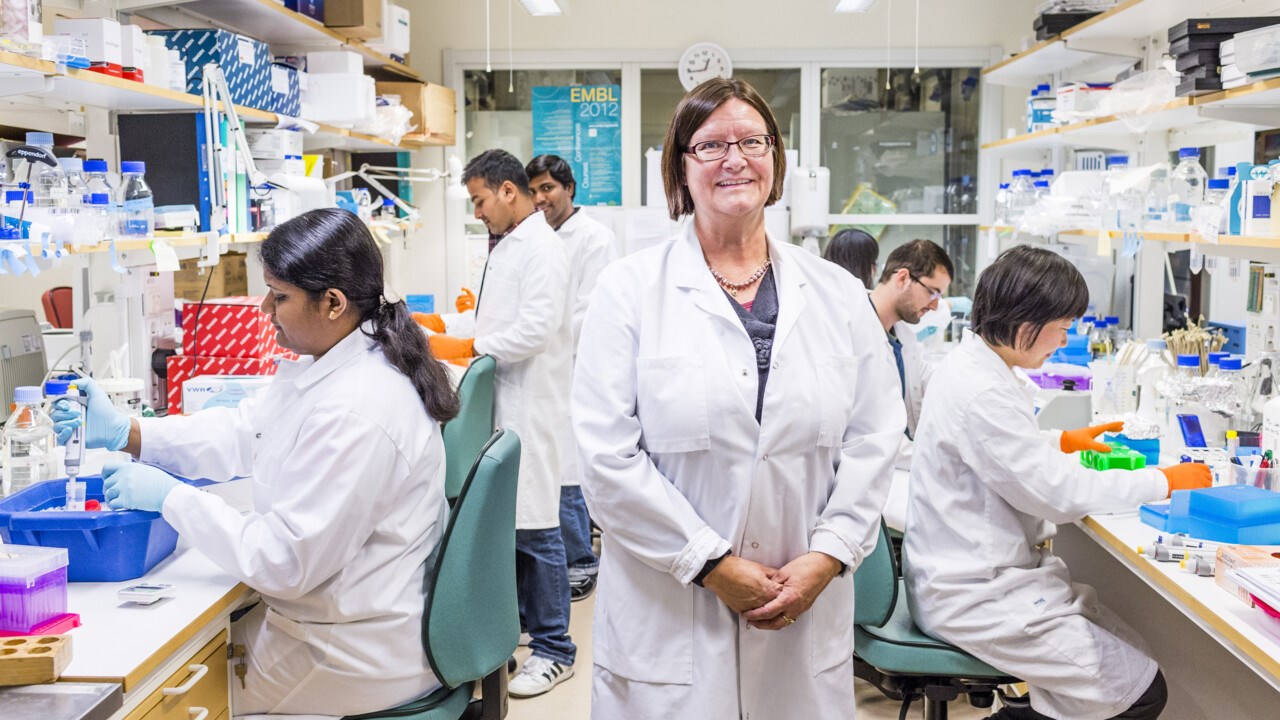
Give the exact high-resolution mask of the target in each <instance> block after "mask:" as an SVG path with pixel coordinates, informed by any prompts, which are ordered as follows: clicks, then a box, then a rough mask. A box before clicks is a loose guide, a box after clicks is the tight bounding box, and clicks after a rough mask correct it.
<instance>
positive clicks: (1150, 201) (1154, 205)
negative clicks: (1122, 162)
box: [1144, 163, 1169, 230]
mask: <svg viewBox="0 0 1280 720" xmlns="http://www.w3.org/2000/svg"><path fill="white" fill-rule="evenodd" d="M1146 206H1147V207H1146V217H1145V223H1144V227H1146V228H1149V229H1152V230H1160V229H1164V228H1166V227H1167V225H1166V224H1165V223H1166V220H1168V219H1169V165H1168V163H1160V164H1159V165H1158V166H1157V167H1156V169H1155V170H1153V171H1152V173H1151V178H1150V182H1149V183H1148V185H1147V197H1146Z"/></svg>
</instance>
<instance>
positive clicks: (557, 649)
mask: <svg viewBox="0 0 1280 720" xmlns="http://www.w3.org/2000/svg"><path fill="white" fill-rule="evenodd" d="M462 181H463V183H464V184H465V185H466V186H467V192H468V193H469V194H470V195H471V202H472V203H473V204H474V205H475V213H476V218H477V219H478V220H481V221H483V222H484V225H485V227H486V228H488V229H489V233H490V235H491V236H492V237H493V238H494V240H495V241H496V243H495V245H494V246H493V250H492V251H491V252H490V254H489V261H488V262H487V263H486V264H485V270H484V276H483V278H482V279H481V281H480V293H479V296H478V297H477V298H476V307H475V309H474V310H467V311H465V312H463V313H459V314H456V315H454V314H450V315H446V316H443V317H442V316H440V315H426V316H422V317H421V318H420V319H419V322H420V323H422V324H423V325H424V326H426V327H427V328H428V329H429V330H434V331H436V332H437V333H447V334H437V335H431V336H430V337H429V338H428V339H429V341H430V343H431V350H432V352H433V354H434V355H435V356H436V357H437V358H439V359H441V360H455V359H460V358H463V359H465V358H470V357H471V356H472V355H473V354H478V355H492V356H493V357H494V359H495V360H497V369H496V372H495V377H494V391H493V395H494V422H495V423H496V424H497V426H498V427H501V428H504V429H507V430H511V431H514V432H515V433H516V434H517V435H519V436H520V443H521V452H520V487H519V491H518V494H517V496H516V574H517V576H518V580H519V584H518V589H519V593H518V595H519V601H520V616H521V620H522V622H523V624H524V626H525V627H526V628H528V632H529V635H530V640H529V648H530V649H531V650H532V651H533V655H532V656H531V657H530V658H529V659H528V660H526V661H525V664H524V666H523V667H522V668H521V669H520V673H519V674H518V675H516V676H515V677H514V678H512V680H511V683H510V685H509V686H508V691H509V692H510V693H511V695H513V696H515V697H530V696H533V695H541V694H542V693H544V692H547V691H548V690H550V689H551V688H553V687H555V686H556V685H557V684H559V683H561V682H563V681H564V680H567V679H568V678H570V677H572V676H573V661H574V658H575V655H576V653H577V648H576V647H575V646H574V644H573V641H572V640H571V639H570V638H569V576H568V572H567V570H566V564H565V556H564V541H563V540H562V539H561V537H560V462H561V460H560V437H559V432H560V431H559V428H560V426H561V425H562V424H563V423H564V418H566V417H568V415H569V408H568V402H569V380H570V376H569V358H570V356H571V354H572V351H573V348H572V343H573V340H572V334H571V332H572V329H571V327H570V322H569V313H568V287H569V259H568V257H567V256H566V255H565V251H564V243H563V242H562V241H561V240H560V238H558V237H556V234H555V232H554V231H553V230H552V229H551V226H550V225H548V224H547V221H546V218H545V217H544V216H543V214H542V213H540V212H538V211H537V209H536V208H535V207H534V205H533V199H532V198H531V197H530V196H529V177H528V175H526V174H525V171H524V166H523V165H521V164H520V161H519V160H517V159H516V158H515V157H513V156H512V155H511V154H510V153H507V152H505V151H503V150H489V151H487V152H484V153H482V154H481V155H479V156H477V157H476V158H475V159H473V160H472V161H471V162H470V163H468V164H467V167H466V169H465V170H464V171H463V174H462ZM476 571H477V572H483V571H484V568H476Z"/></svg>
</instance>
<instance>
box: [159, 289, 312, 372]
mask: <svg viewBox="0 0 1280 720" xmlns="http://www.w3.org/2000/svg"><path fill="white" fill-rule="evenodd" d="M261 304H262V298H260V297H227V298H218V299H216V300H206V301H205V303H204V306H203V307H201V306H200V305H199V304H198V303H187V304H185V305H184V306H183V308H182V342H183V348H182V354H184V355H196V356H199V357H202V358H203V357H205V356H208V357H219V358H257V359H265V358H270V357H273V356H276V355H287V356H288V357H297V356H296V355H293V354H291V353H289V352H288V351H287V350H285V349H284V348H282V347H280V346H279V345H278V344H277V343H276V329H275V327H273V326H272V325H271V320H270V318H269V316H268V315H267V314H266V313H264V312H262V310H260V309H259V306H260V305H261ZM197 308H199V314H200V335H199V337H196V311H197ZM192 343H198V345H193V344H192ZM240 374H254V373H240Z"/></svg>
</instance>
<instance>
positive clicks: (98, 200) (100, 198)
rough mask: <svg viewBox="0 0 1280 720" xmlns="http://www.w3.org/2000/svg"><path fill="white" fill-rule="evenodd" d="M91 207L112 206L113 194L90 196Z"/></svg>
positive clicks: (93, 194) (94, 194)
mask: <svg viewBox="0 0 1280 720" xmlns="http://www.w3.org/2000/svg"><path fill="white" fill-rule="evenodd" d="M89 204H90V205H110V204H111V193H92V194H90V195H89Z"/></svg>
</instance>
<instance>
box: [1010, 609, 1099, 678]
mask: <svg viewBox="0 0 1280 720" xmlns="http://www.w3.org/2000/svg"><path fill="white" fill-rule="evenodd" d="M1022 631H1023V632H1024V633H1026V634H1027V635H1028V636H1029V637H1030V639H1031V641H1032V643H1033V647H1038V648H1040V651H1039V652H1038V654H1040V655H1041V656H1043V653H1044V651H1049V652H1053V653H1056V654H1057V655H1060V656H1061V657H1062V660H1063V661H1064V662H1065V663H1067V667H1070V666H1072V665H1074V666H1077V667H1079V668H1080V669H1082V670H1084V671H1085V673H1086V674H1089V675H1096V674H1097V673H1098V671H1099V666H1100V665H1101V662H1102V659H1101V654H1100V652H1099V650H1100V649H1101V645H1102V644H1103V642H1105V641H1106V638H1105V637H1103V635H1105V631H1103V630H1102V628H1099V627H1098V626H1097V625H1095V624H1093V623H1092V622H1090V621H1089V620H1088V619H1087V618H1085V617H1084V616H1083V615H1080V614H1078V613H1076V612H1070V613H1068V614H1057V613H1054V614H1046V615H1042V616H1038V617H1035V618H1033V619H1032V620H1031V621H1030V622H1028V623H1027V624H1026V625H1025V626H1023V628H1022Z"/></svg>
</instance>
